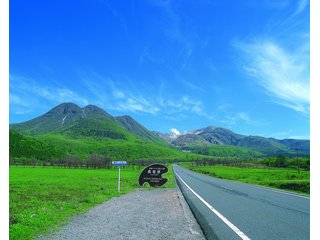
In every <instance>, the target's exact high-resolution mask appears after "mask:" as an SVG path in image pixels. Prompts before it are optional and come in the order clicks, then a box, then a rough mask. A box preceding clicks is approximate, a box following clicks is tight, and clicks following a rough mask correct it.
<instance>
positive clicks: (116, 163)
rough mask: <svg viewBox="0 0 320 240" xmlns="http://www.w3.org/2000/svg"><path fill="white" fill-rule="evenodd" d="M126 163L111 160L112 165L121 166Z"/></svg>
mask: <svg viewBox="0 0 320 240" xmlns="http://www.w3.org/2000/svg"><path fill="white" fill-rule="evenodd" d="M126 164H127V161H112V165H115V166H118V167H121V166H124V165H126Z"/></svg>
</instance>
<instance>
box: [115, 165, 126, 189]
mask: <svg viewBox="0 0 320 240" xmlns="http://www.w3.org/2000/svg"><path fill="white" fill-rule="evenodd" d="M126 164H127V161H112V165H115V166H117V167H118V192H120V167H121V166H124V165H126Z"/></svg>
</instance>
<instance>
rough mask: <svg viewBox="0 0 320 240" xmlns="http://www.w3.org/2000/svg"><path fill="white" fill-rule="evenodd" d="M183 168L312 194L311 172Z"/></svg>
mask: <svg viewBox="0 0 320 240" xmlns="http://www.w3.org/2000/svg"><path fill="white" fill-rule="evenodd" d="M182 166H184V167H188V168H189V169H190V170H192V171H195V172H198V173H202V174H206V175H209V176H212V177H217V178H223V179H229V180H234V181H240V182H244V183H252V184H258V185H263V186H268V187H274V188H279V189H286V190H291V191H296V192H301V193H307V194H309V193H310V171H305V170H300V172H299V173H298V171H297V170H295V169H283V168H282V169H280V168H239V167H229V166H222V165H215V166H197V167H193V166H191V165H189V164H183V165H182Z"/></svg>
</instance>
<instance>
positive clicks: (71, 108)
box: [45, 102, 81, 116]
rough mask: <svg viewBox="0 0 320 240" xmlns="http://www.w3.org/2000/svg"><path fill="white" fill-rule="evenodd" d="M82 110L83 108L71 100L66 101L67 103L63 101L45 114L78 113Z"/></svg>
mask: <svg viewBox="0 0 320 240" xmlns="http://www.w3.org/2000/svg"><path fill="white" fill-rule="evenodd" d="M78 112H81V108H80V107H79V106H78V105H76V104H74V103H70V102H66V103H61V104H59V105H58V106H56V107H54V108H52V109H51V110H50V111H49V112H47V113H46V114H45V115H47V116H48V115H63V116H65V115H68V114H70V113H73V114H75V113H78Z"/></svg>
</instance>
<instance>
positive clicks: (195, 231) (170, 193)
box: [38, 188, 205, 240]
mask: <svg viewBox="0 0 320 240" xmlns="http://www.w3.org/2000/svg"><path fill="white" fill-rule="evenodd" d="M38 239H39V240H40V239H41V240H48V239H59V240H60V239H67V240H72V239H74V240H82V239H83V240H91V239H92V240H95V239H132V240H138V239H139V240H153V239H154V240H155V239H157V240H160V239H181V240H182V239H183V240H186V239H190V240H193V239H195V240H202V239H205V237H204V235H203V233H202V231H201V229H200V227H199V225H198V223H197V222H196V220H195V218H194V217H193V215H192V213H191V211H190V209H189V206H188V205H187V203H186V202H185V200H184V198H183V196H182V194H181V192H180V190H178V189H175V188H170V189H156V190H150V191H145V190H138V189H137V190H135V191H134V192H131V193H128V194H125V195H122V196H121V197H119V198H112V199H110V200H109V201H106V202H105V203H103V204H100V205H98V206H96V207H94V208H93V209H91V210H90V211H89V212H87V213H85V214H83V215H79V216H76V217H73V218H72V219H71V221H70V222H69V224H68V225H66V226H65V227H63V228H62V229H61V230H60V231H59V232H58V233H56V234H54V235H53V236H50V237H43V236H42V237H40V238H38Z"/></svg>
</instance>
